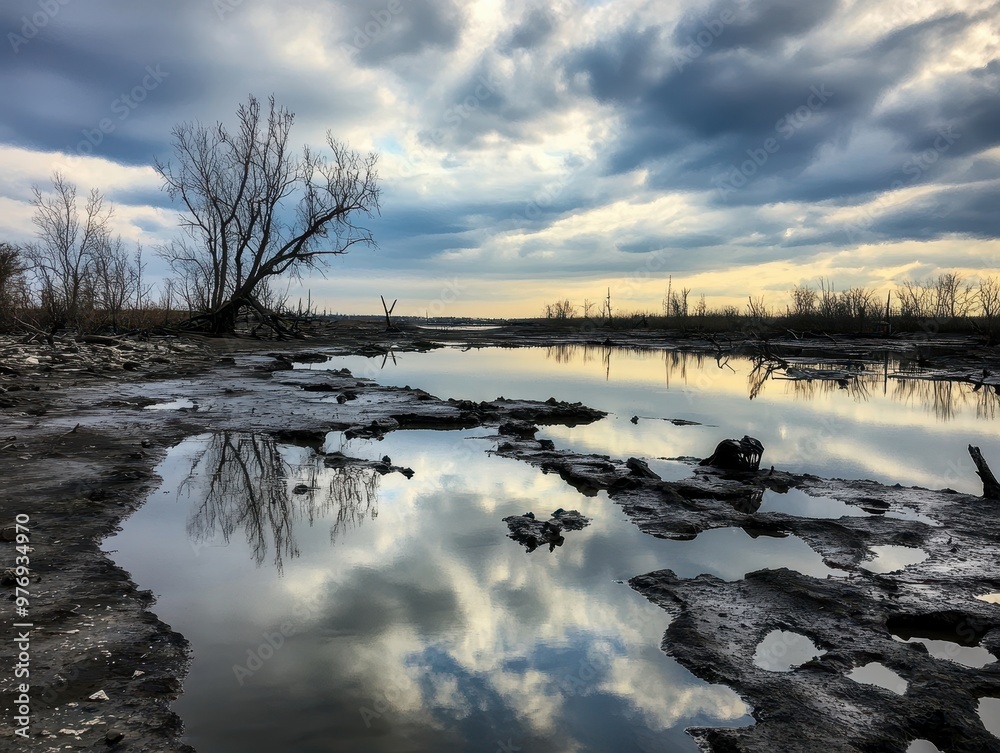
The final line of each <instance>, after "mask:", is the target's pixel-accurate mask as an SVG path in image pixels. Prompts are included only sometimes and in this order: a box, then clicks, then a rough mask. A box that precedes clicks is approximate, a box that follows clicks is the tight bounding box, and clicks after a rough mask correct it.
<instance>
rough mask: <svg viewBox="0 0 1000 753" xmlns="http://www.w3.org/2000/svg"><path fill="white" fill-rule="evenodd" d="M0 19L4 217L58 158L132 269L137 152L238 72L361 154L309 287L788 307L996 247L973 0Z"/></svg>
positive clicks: (515, 1)
mask: <svg viewBox="0 0 1000 753" xmlns="http://www.w3.org/2000/svg"><path fill="white" fill-rule="evenodd" d="M0 33H2V34H3V39H0V88H2V91H3V93H4V97H3V109H2V114H0V239H5V240H8V241H10V242H14V243H24V242H27V241H30V240H31V239H32V236H33V233H34V227H33V225H32V222H31V214H32V210H31V206H30V203H29V202H30V199H31V195H32V193H31V192H32V186H34V185H37V186H39V187H40V188H42V189H43V190H44V189H45V187H46V186H48V185H49V180H50V176H51V175H52V173H53V171H56V170H59V171H61V172H63V173H64V174H65V176H66V177H67V178H68V179H69V180H70V181H72V182H74V183H76V184H77V185H78V186H79V187H80V189H81V191H86V190H89V189H91V188H95V187H96V188H99V189H100V190H102V191H103V192H104V193H105V194H106V196H107V198H108V200H109V201H111V202H112V203H113V204H114V206H115V217H114V222H115V230H116V232H118V233H120V234H121V235H122V237H123V238H125V239H126V240H128V241H130V242H132V241H134V242H137V243H141V244H142V246H143V248H144V249H145V252H146V257H147V260H148V262H149V266H148V273H149V274H150V275H151V277H152V278H154V279H155V278H160V277H163V276H165V275H168V274H169V270H168V269H167V268H166V266H165V263H164V262H163V261H162V260H160V259H159V258H157V257H156V256H155V249H156V248H157V246H159V245H162V244H164V243H167V242H169V241H170V239H171V238H173V237H176V236H177V234H178V233H179V230H178V223H179V214H178V212H179V209H178V207H177V206H175V205H173V204H172V203H171V201H170V199H169V197H168V196H167V194H166V193H165V192H164V191H163V190H162V188H161V181H160V178H159V176H158V175H157V174H156V172H155V170H154V169H153V167H152V165H153V162H154V160H156V159H159V160H161V161H162V160H169V159H170V158H171V153H172V145H171V129H172V128H173V127H174V126H175V125H176V124H178V123H181V122H202V123H207V124H212V123H215V122H217V121H222V122H224V123H228V124H233V123H234V120H235V118H234V115H235V112H236V108H237V107H238V106H239V104H240V103H241V102H244V101H246V99H247V97H248V96H249V95H251V94H252V95H254V96H257V97H259V98H262V99H263V98H266V97H267V96H269V95H271V94H273V95H274V96H275V98H276V100H277V102H278V104H279V105H282V106H284V107H286V108H288V109H289V110H291V111H292V112H294V113H295V114H296V120H295V125H294V128H293V131H292V140H293V141H294V142H296V144H297V145H306V144H309V145H313V146H316V147H321V146H322V145H323V144H324V142H325V134H326V133H327V131H331V132H332V133H333V134H334V136H336V137H337V138H338V139H342V140H344V141H346V142H348V143H349V145H350V146H351V147H352V148H354V149H356V150H358V151H362V152H366V151H375V152H377V153H378V154H379V175H380V181H381V187H382V197H381V214H380V215H379V216H378V217H377V218H375V219H374V220H373V221H372V222H371V223H370V225H369V226H370V228H371V230H372V231H373V233H374V236H375V239H376V241H377V243H378V248H377V249H374V250H369V249H355V250H352V252H351V253H349V254H347V255H344V256H340V257H336V258H334V259H332V260H331V263H330V264H329V266H328V267H327V269H326V273H325V277H318V276H317V277H312V278H309V279H305V280H302V281H301V283H294V284H293V285H292V287H291V288H290V289H289V290H290V295H291V296H292V298H293V300H294V298H295V297H296V296H298V295H301V294H302V291H303V290H309V291H310V292H311V295H312V298H313V300H314V301H315V302H317V303H318V304H319V305H320V306H321V307H323V308H327V309H328V310H330V311H339V312H344V313H371V314H376V313H380V311H381V303H380V302H379V295H384V296H385V297H386V298H387V299H389V300H390V301H391V300H393V299H397V298H398V299H399V303H398V305H397V308H396V313H397V314H404V315H425V314H432V315H445V316H468V315H479V316H497V317H507V316H537V315H539V314H540V313H541V311H542V309H543V306H544V304H546V303H549V302H554V301H556V300H560V299H565V298H568V299H569V300H570V301H571V302H573V303H574V304H575V305H576V306H577V307H578V309H577V310H578V311H579V310H580V309H581V308H582V305H583V303H584V301H585V300H589V301H591V302H597V301H599V300H601V299H603V298H604V296H605V295H606V294H607V292H608V290H609V289H610V295H611V298H612V304H613V307H614V310H615V311H629V310H638V309H646V310H649V311H658V310H662V299H663V296H664V293H665V292H666V290H667V286H668V280H669V284H670V285H671V286H672V288H673V289H674V290H676V289H679V288H682V287H683V288H689V289H690V290H691V291H692V293H691V296H692V300H694V299H695V298H697V296H699V295H700V294H704V295H705V296H706V300H707V302H708V305H709V306H710V307H711V306H721V305H725V304H736V305H742V304H743V303H745V302H746V301H747V297H748V296H750V295H753V296H755V297H756V296H760V295H762V296H764V299H765V301H766V302H767V303H768V304H769V305H770V306H771V307H772V308H774V309H777V310H780V311H783V310H784V307H785V305H786V304H787V303H788V301H789V294H788V291H789V290H790V289H791V288H792V287H793V286H795V285H798V284H813V285H815V284H816V281H817V280H818V278H820V277H825V278H827V279H830V280H832V281H833V283H834V284H835V286H836V287H837V289H838V290H843V289H846V288H849V287H853V286H858V285H861V286H866V287H872V288H878V289H880V290H885V289H890V288H893V287H894V286H895V285H897V284H899V283H900V282H902V281H904V280H922V279H926V278H928V277H932V276H936V275H937V274H939V273H941V272H944V271H957V272H959V273H960V274H962V275H964V276H965V277H966V278H967V279H970V280H972V279H974V278H976V277H977V276H980V275H986V274H997V273H998V271H1000V241H998V239H1000V211H998V210H1000V202H998V199H1000V8H998V7H997V4H996V3H995V2H986V1H985V0H939V1H935V2H930V1H929V0H898V1H896V0H890V1H888V2H856V1H855V2H852V1H851V0H813V1H812V2H808V3H804V2H801V0H762V1H760V2H746V1H745V0H718V1H716V0H710V1H709V2H703V1H686V0H682V1H680V2H666V1H665V0H663V1H655V0H611V1H605V2H601V1H598V0H556V1H555V2H553V3H548V4H541V3H536V2H531V1H529V0H501V1H497V2H471V3H464V4H463V3H459V2H455V1H453V0H361V1H360V2H339V1H331V0H309V2H300V1H299V0H282V1H281V2H272V1H270V0H174V1H173V2H170V3H163V2H151V1H150V0H5V2H4V3H3V4H2V6H0ZM102 121H103V126H104V128H103V129H102V128H101V125H102Z"/></svg>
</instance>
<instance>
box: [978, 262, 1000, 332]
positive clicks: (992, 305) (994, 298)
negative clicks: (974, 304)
mask: <svg viewBox="0 0 1000 753" xmlns="http://www.w3.org/2000/svg"><path fill="white" fill-rule="evenodd" d="M976 297H977V298H978V299H979V310H980V311H982V312H983V317H985V319H986V332H987V337H988V338H989V341H990V343H991V344H992V343H993V342H995V341H996V338H997V335H996V321H997V317H998V316H1000V280H997V278H996V277H981V278H980V279H979V289H978V291H977V293H976Z"/></svg>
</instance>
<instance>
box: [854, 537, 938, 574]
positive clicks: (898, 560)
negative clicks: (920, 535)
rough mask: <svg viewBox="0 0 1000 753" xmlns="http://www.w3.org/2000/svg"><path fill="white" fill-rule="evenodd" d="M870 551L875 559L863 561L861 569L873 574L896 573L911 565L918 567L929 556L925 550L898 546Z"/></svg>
mask: <svg viewBox="0 0 1000 753" xmlns="http://www.w3.org/2000/svg"><path fill="white" fill-rule="evenodd" d="M870 551H871V552H872V554H873V555H874V556H873V558H872V559H869V560H865V561H863V562H862V563H861V567H862V568H863V569H865V570H868V571H869V572H873V573H894V572H896V571H897V570H902V569H903V568H906V567H909V566H910V565H917V564H919V563H921V562H923V561H924V560H925V559H927V556H928V555H927V552H926V551H924V550H923V549H920V548H918V547H915V546H899V545H898V544H885V545H883V546H873V547H870Z"/></svg>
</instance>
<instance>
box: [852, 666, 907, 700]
mask: <svg viewBox="0 0 1000 753" xmlns="http://www.w3.org/2000/svg"><path fill="white" fill-rule="evenodd" d="M847 676H848V677H849V678H850V679H852V680H854V682H860V683H864V684H865V685H877V686H878V687H880V688H885V689H886V690H891V691H892V692H893V693H895V694H896V695H903V694H904V693H906V686H907V683H906V680H904V679H903V678H902V677H900V676H899V675H898V674H896V673H895V672H893V671H892V670H891V669H889V668H888V667H887V666H885V665H884V664H881V663H879V662H871V663H870V664H866V665H864V666H863V667H856V668H854V669H852V670H851V671H850V672H848V674H847Z"/></svg>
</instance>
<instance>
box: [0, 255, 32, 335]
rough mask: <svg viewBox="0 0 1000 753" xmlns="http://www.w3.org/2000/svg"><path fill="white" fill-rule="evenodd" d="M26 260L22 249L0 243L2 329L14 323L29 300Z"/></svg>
mask: <svg viewBox="0 0 1000 753" xmlns="http://www.w3.org/2000/svg"><path fill="white" fill-rule="evenodd" d="M25 269H26V267H25V262H24V259H23V258H22V256H21V249H19V248H18V247H17V246H13V245H11V244H10V243H0V329H7V328H9V327H11V326H13V324H14V318H15V317H16V316H17V314H18V313H19V312H20V311H21V309H23V308H24V307H25V306H26V305H27V302H28V289H27V283H26V280H25V275H24V273H25Z"/></svg>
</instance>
